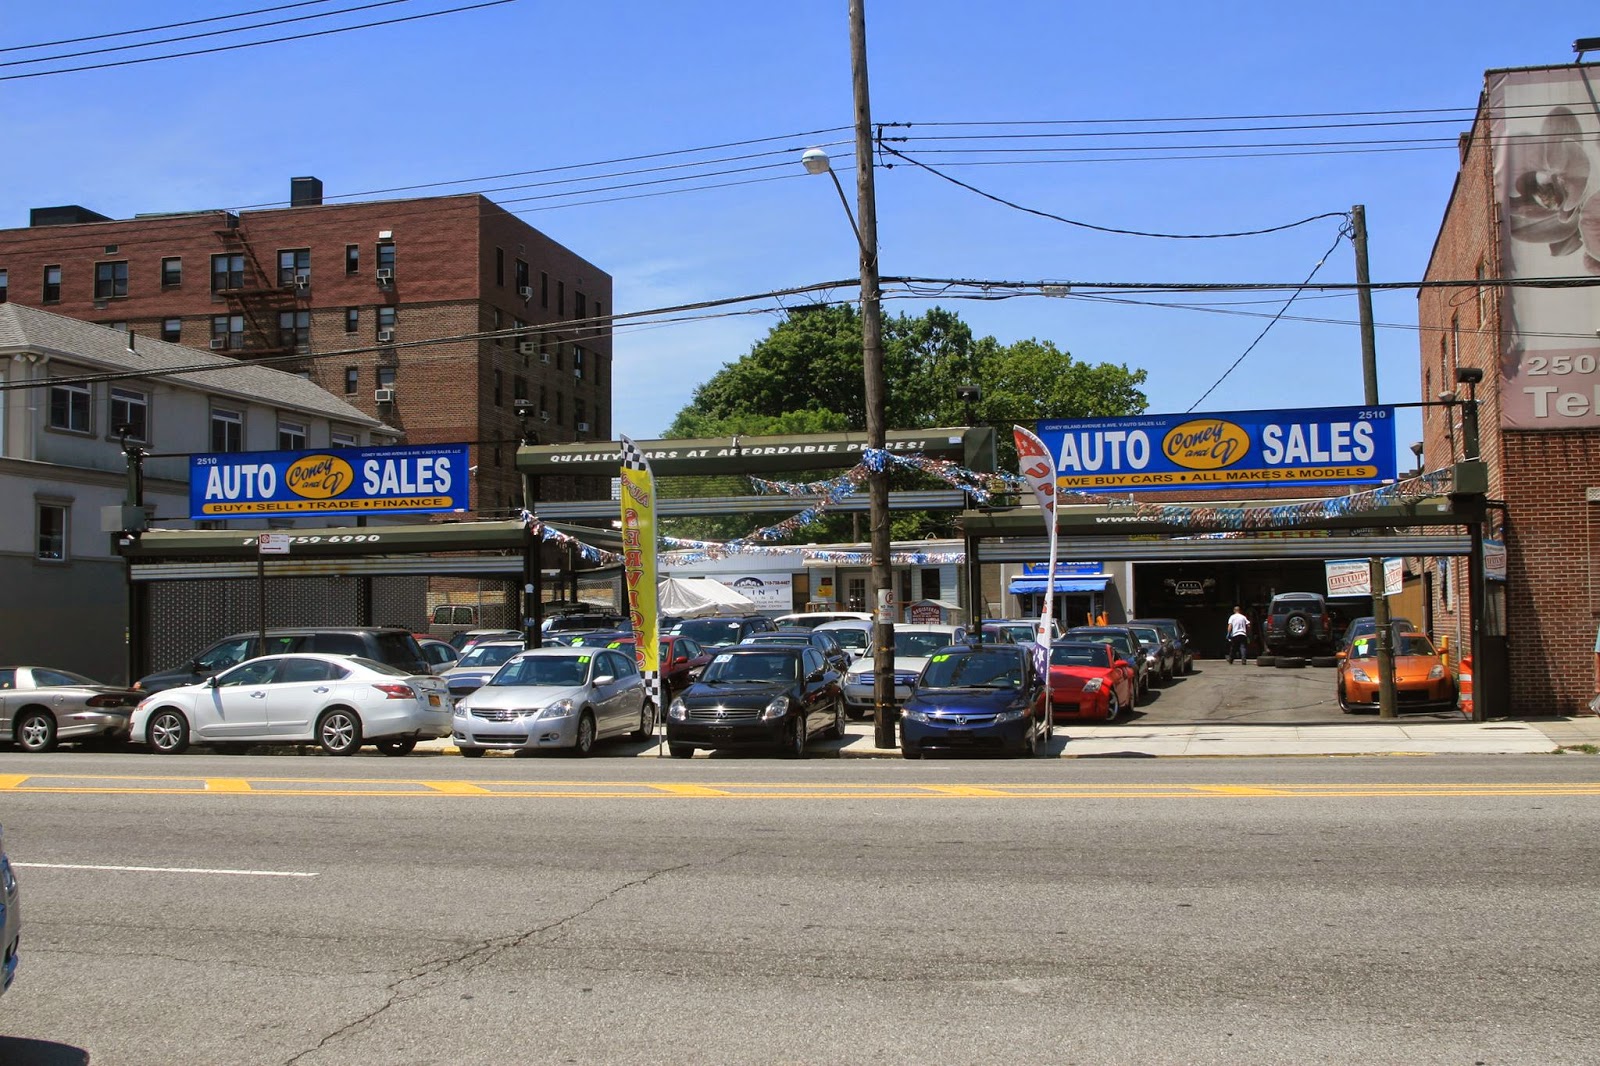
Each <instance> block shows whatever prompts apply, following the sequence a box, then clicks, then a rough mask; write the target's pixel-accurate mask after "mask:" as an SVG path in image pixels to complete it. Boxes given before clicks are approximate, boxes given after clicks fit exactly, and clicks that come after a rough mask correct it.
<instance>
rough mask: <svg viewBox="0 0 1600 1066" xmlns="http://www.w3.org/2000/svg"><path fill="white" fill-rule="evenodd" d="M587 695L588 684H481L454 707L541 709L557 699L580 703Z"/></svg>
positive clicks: (508, 709) (506, 709) (502, 709)
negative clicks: (578, 701) (480, 686)
mask: <svg viewBox="0 0 1600 1066" xmlns="http://www.w3.org/2000/svg"><path fill="white" fill-rule="evenodd" d="M588 695H589V686H588V685H576V686H573V685H484V686H483V687H482V688H479V689H477V690H475V691H473V692H472V694H471V695H468V696H463V697H462V698H461V699H460V700H458V701H457V705H458V706H460V705H465V706H467V707H471V708H475V709H479V710H499V711H510V710H518V709H521V708H524V707H543V706H545V705H547V704H551V703H554V702H556V701H557V700H564V699H573V700H583V699H586V698H587V697H588Z"/></svg>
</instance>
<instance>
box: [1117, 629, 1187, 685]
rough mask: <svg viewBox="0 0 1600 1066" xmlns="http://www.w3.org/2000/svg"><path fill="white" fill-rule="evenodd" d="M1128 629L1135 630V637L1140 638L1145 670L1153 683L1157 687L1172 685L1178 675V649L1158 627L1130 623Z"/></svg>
mask: <svg viewBox="0 0 1600 1066" xmlns="http://www.w3.org/2000/svg"><path fill="white" fill-rule="evenodd" d="M1128 628H1129V629H1131V630H1133V635H1134V636H1136V637H1138V638H1139V646H1140V647H1141V648H1143V649H1144V661H1145V669H1146V670H1148V671H1149V673H1150V679H1151V681H1153V682H1154V683H1155V684H1157V685H1166V684H1170V683H1171V681H1172V679H1173V678H1174V677H1176V676H1177V674H1178V649H1177V648H1176V647H1174V646H1173V644H1172V642H1171V641H1170V640H1168V639H1167V635H1166V634H1165V633H1163V632H1162V631H1161V630H1160V628H1159V627H1157V626H1146V625H1139V624H1137V623H1134V622H1129V623H1128Z"/></svg>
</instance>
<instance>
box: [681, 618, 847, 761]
mask: <svg viewBox="0 0 1600 1066" xmlns="http://www.w3.org/2000/svg"><path fill="white" fill-rule="evenodd" d="M816 733H826V734H827V735H829V736H834V737H842V736H844V695H843V693H842V692H841V690H840V687H839V674H838V671H836V670H831V669H829V668H828V664H827V663H826V662H825V661H824V660H823V658H822V653H821V652H819V651H818V650H817V649H816V648H814V647H811V646H809V645H805V646H796V645H788V644H777V645H774V644H740V645H735V646H733V647H728V648H719V649H718V650H717V651H716V652H715V653H714V655H713V657H712V659H711V663H710V665H708V666H707V667H706V668H705V671H704V672H703V673H702V674H701V675H700V680H699V681H697V682H695V683H694V684H693V685H690V686H689V687H688V688H687V689H685V690H684V691H683V692H682V694H680V695H679V696H678V697H677V698H675V699H674V700H673V701H672V705H671V706H670V707H669V708H668V709H667V750H668V751H669V752H671V753H672V755H673V757H674V758H679V759H687V758H690V757H692V756H693V755H694V753H695V749H697V748H747V749H748V748H761V749H766V750H769V751H776V752H777V753H778V754H780V755H786V756H789V757H791V758H796V759H797V758H800V757H801V756H803V755H804V754H805V750H806V740H807V738H809V737H811V736H813V735H814V734H816Z"/></svg>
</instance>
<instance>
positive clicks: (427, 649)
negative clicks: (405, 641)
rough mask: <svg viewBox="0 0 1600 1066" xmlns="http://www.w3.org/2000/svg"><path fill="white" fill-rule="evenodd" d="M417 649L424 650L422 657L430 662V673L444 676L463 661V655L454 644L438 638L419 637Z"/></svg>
mask: <svg viewBox="0 0 1600 1066" xmlns="http://www.w3.org/2000/svg"><path fill="white" fill-rule="evenodd" d="M417 647H419V648H421V649H422V657H423V658H424V659H426V660H427V661H428V670H429V672H430V673H435V674H442V673H444V672H445V671H446V670H448V669H450V668H451V667H452V666H454V665H455V664H456V663H457V662H458V661H460V659H461V653H460V652H459V651H457V650H456V646H455V645H454V644H451V643H450V642H449V641H447V640H440V639H438V638H437V637H417Z"/></svg>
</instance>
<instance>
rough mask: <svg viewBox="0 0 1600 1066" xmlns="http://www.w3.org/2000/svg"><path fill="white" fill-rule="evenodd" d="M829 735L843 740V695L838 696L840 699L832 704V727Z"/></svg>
mask: <svg viewBox="0 0 1600 1066" xmlns="http://www.w3.org/2000/svg"><path fill="white" fill-rule="evenodd" d="M829 735H830V736H832V737H833V738H834V739H835V740H843V739H844V738H845V732H844V698H843V697H840V699H839V700H838V701H837V702H835V703H834V705H833V729H832V731H831V732H830V734H829Z"/></svg>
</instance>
